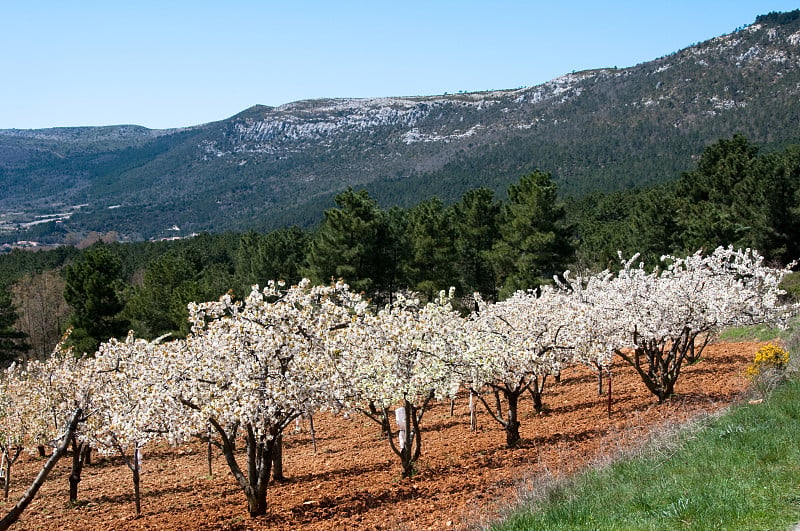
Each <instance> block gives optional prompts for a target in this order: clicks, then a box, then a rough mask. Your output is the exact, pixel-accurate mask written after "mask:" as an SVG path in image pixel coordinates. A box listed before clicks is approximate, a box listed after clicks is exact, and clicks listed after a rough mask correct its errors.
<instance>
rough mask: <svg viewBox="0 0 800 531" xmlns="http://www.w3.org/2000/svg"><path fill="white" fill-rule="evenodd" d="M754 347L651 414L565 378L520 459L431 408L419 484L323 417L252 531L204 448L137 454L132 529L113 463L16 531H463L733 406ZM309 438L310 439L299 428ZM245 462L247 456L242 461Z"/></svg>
mask: <svg viewBox="0 0 800 531" xmlns="http://www.w3.org/2000/svg"><path fill="white" fill-rule="evenodd" d="M759 346H760V343H729V344H728V343H723V344H718V345H711V346H709V347H707V349H706V351H705V353H704V356H703V359H702V360H701V361H699V362H697V363H695V364H694V365H691V366H687V367H685V368H684V370H683V373H682V375H681V379H680V380H679V382H678V385H677V396H676V397H675V398H673V399H672V400H670V401H669V402H668V403H666V404H662V405H658V404H656V401H655V398H654V397H653V396H652V395H650V394H649V393H648V392H647V390H646V389H645V388H644V386H643V384H642V383H641V381H640V380H639V379H638V377H637V376H636V375H635V373H634V371H633V370H632V369H631V368H630V367H628V366H625V365H622V364H621V363H617V364H615V366H614V379H613V403H612V415H611V418H609V416H608V411H607V397H606V396H598V394H597V388H596V380H595V377H594V374H593V373H592V372H591V371H589V370H588V369H586V368H573V369H570V370H568V371H565V372H564V373H563V374H562V379H561V383H558V384H556V383H554V382H553V383H550V384H549V387H548V388H547V389H546V390H545V395H544V402H545V407H546V412H545V413H543V414H541V415H534V414H533V412H532V407H531V401H530V399H529V398H526V399H524V401H523V403H522V404H521V410H522V411H521V422H522V427H521V434H522V437H523V444H522V445H521V446H520V447H519V448H515V449H508V448H506V447H505V435H504V432H503V430H502V427H501V426H500V425H499V424H497V423H496V422H495V421H494V420H493V419H491V418H490V417H489V415H488V414H487V413H486V412H485V411H482V410H480V412H479V417H478V418H479V429H478V432H477V433H472V432H470V430H469V411H468V402H467V400H466V398H462V399H459V400H458V401H457V402H456V405H455V410H454V414H453V415H452V416H451V415H450V405H449V404H447V403H440V404H436V405H435V407H434V408H433V409H432V410H431V411H430V413H427V414H426V416H425V418H424V419H423V426H422V429H423V434H422V437H423V456H422V458H421V459H420V461H419V463H418V473H417V475H415V476H414V477H413V478H411V479H401V478H400V464H399V461H398V460H397V458H396V457H395V456H394V454H392V453H391V450H390V449H389V445H388V442H387V441H386V440H385V439H383V438H381V437H380V434H379V430H378V426H377V425H376V424H375V423H373V422H372V421H370V420H368V419H366V418H364V417H361V416H351V417H350V418H349V419H343V418H341V417H333V416H331V415H322V414H320V415H318V416H316V417H315V419H314V420H315V427H316V442H317V449H316V452H315V451H314V448H313V445H312V441H311V437H310V435H309V434H308V432H307V431H302V432H300V433H298V434H289V435H287V436H286V438H285V445H286V449H285V451H284V463H285V464H284V471H285V474H286V475H287V477H288V481H287V482H285V483H279V484H273V485H271V486H270V490H269V494H268V499H269V504H270V510H269V514H268V515H267V516H264V517H259V518H255V519H253V518H250V517H249V516H248V513H247V504H246V502H245V498H244V495H243V494H242V492H241V491H240V490H239V487H238V486H237V484H236V482H235V480H234V479H233V476H232V475H231V474H230V471H229V469H228V468H227V465H226V463H225V461H224V459H223V458H222V457H221V455H220V453H219V451H218V450H216V449H215V451H214V457H213V463H212V471H213V474H212V475H211V476H209V474H208V465H207V459H206V448H205V446H204V445H202V444H199V443H198V444H197V445H194V446H191V447H189V448H182V449H173V448H167V447H154V448H147V449H145V457H144V470H143V475H142V482H141V485H142V515H141V516H140V517H139V518H138V519H137V518H134V505H133V494H132V492H133V484H132V478H131V472H130V470H129V469H128V468H127V467H126V466H125V465H124V464H122V462H121V461H119V460H117V459H107V460H99V459H96V460H95V461H96V462H95V463H94V464H92V465H90V466H89V467H87V468H86V469H85V470H84V473H83V481H82V482H81V483H80V496H79V497H80V500H81V503H79V504H78V506H77V507H71V506H69V505H68V504H67V499H68V483H67V476H68V475H69V464H70V463H69V461H70V459H69V458H65V459H62V461H61V463H59V465H58V466H57V468H56V469H55V470H54V471H53V473H52V474H51V476H50V478H49V479H48V481H47V483H46V484H45V485H44V486H43V487H42V489H41V491H40V492H39V495H38V496H37V498H36V499H35V500H34V502H33V503H32V504H31V506H30V507H29V508H28V510H27V511H26V512H25V513H24V514H23V515H22V518H21V519H20V521H19V522H18V523H17V524H16V525H15V526H14V529H20V530H22V529H47V530H52V529H80V530H94V529H103V530H117V529H125V530H127V529H158V530H163V529H183V530H196V529H207V530H211V529H228V530H234V529H236V530H238V529H310V530H328V529H376V530H377V529H386V530H394V529H412V530H413V529H465V528H467V527H468V526H470V525H474V524H476V523H479V522H481V521H485V520H486V519H489V518H492V517H493V516H494V515H496V514H497V513H498V511H501V510H503V509H504V508H506V507H508V505H509V504H512V503H513V502H514V501H515V500H516V499H517V496H518V493H519V492H520V490H521V489H524V488H525V487H523V486H524V485H531V484H532V485H535V484H537V483H539V482H541V481H543V480H544V479H550V478H552V477H554V476H563V475H567V474H571V473H573V472H575V471H576V470H579V469H581V468H582V467H585V466H587V465H589V464H592V463H596V462H597V461H598V460H602V458H604V456H609V455H615V454H617V453H618V452H620V451H624V450H627V449H630V448H633V447H636V446H637V445H638V444H640V443H641V442H642V441H643V440H644V439H646V438H647V436H648V434H649V433H650V432H651V430H652V429H653V428H654V427H656V426H659V425H661V424H664V423H677V422H682V421H684V420H686V419H688V418H691V417H695V416H697V415H702V414H704V413H708V412H713V411H715V410H718V409H720V408H723V407H725V406H727V405H729V404H731V403H732V402H734V401H736V400H737V399H738V398H739V397H740V396H741V394H742V392H743V391H744V390H745V389H746V387H747V380H746V378H745V377H744V370H745V367H746V366H747V364H748V363H750V362H751V361H752V359H753V355H754V354H755V351H756V350H757V349H758V347H759ZM306 428H307V426H306ZM242 457H244V456H242ZM40 466H41V460H38V459H35V458H30V457H25V458H24V461H22V462H21V463H18V464H17V465H15V467H14V469H13V472H12V473H13V475H14V477H13V480H12V486H11V495H10V496H9V501H7V502H5V503H2V507H1V509H2V512H3V513H5V512H7V511H8V510H9V509H10V508H11V507H12V506H13V504H14V503H15V502H16V500H17V499H18V498H19V496H20V495H21V494H22V492H23V490H24V489H25V488H26V487H27V485H28V484H30V482H31V480H32V479H33V477H34V475H35V474H36V473H37V472H38V469H39V467H40Z"/></svg>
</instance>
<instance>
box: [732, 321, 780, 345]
mask: <svg viewBox="0 0 800 531" xmlns="http://www.w3.org/2000/svg"><path fill="white" fill-rule="evenodd" d="M788 336H789V332H788V331H786V330H780V329H778V328H771V327H768V326H764V325H754V326H743V327H739V328H729V329H728V330H725V331H724V332H722V333H721V334H720V335H719V340H720V341H724V342H731V343H732V342H736V341H772V340H774V339H783V338H786V337H788Z"/></svg>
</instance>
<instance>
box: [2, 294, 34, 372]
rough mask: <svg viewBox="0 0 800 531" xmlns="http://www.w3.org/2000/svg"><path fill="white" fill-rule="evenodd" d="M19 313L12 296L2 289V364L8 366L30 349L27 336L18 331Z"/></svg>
mask: <svg viewBox="0 0 800 531" xmlns="http://www.w3.org/2000/svg"><path fill="white" fill-rule="evenodd" d="M16 322H17V312H16V310H15V308H14V305H13V302H12V300H11V295H10V294H9V293H8V292H7V291H6V290H5V289H4V288H2V287H0V364H2V365H7V364H8V363H9V362H11V361H14V360H15V359H17V358H18V357H19V356H20V355H21V354H24V353H25V352H27V351H28V350H29V349H30V345H28V343H27V341H26V339H27V335H26V334H25V333H24V332H20V331H19V330H17V329H16Z"/></svg>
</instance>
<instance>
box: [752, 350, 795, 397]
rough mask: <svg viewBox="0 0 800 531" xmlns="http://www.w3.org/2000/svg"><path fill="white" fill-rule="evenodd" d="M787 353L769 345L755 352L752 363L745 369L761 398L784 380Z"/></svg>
mask: <svg viewBox="0 0 800 531" xmlns="http://www.w3.org/2000/svg"><path fill="white" fill-rule="evenodd" d="M788 364H789V353H788V352H786V350H784V349H783V348H781V347H779V346H777V345H773V344H772V343H769V344H767V345H764V346H763V347H761V348H760V349H758V350H757V351H756V355H755V358H754V359H753V363H751V364H750V366H749V367H747V371H746V372H747V376H748V377H749V378H750V379H751V380H752V381H753V385H754V387H755V388H756V390H758V392H759V393H760V394H761V395H762V396H767V395H768V394H769V393H770V392H771V391H772V390H773V389H774V388H775V386H777V385H778V384H779V383H780V382H781V381H783V380H784V379H785V378H786V367H787V366H788Z"/></svg>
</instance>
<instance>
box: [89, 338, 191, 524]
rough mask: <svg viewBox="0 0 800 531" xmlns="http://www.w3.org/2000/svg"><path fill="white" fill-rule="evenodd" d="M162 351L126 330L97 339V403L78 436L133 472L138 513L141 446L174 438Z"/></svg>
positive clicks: (173, 408) (175, 413)
mask: <svg viewBox="0 0 800 531" xmlns="http://www.w3.org/2000/svg"><path fill="white" fill-rule="evenodd" d="M175 345H178V343H176V344H175ZM164 353H165V349H164V348H162V347H161V346H160V345H159V344H158V341H156V342H150V341H145V340H143V339H135V338H134V337H133V334H132V333H131V334H129V335H128V337H127V339H126V340H125V341H118V340H117V339H113V338H112V339H111V340H109V341H107V342H105V343H102V344H101V345H100V347H99V349H98V351H97V353H96V354H95V356H94V358H93V359H92V364H91V371H92V378H93V379H94V381H95V382H96V384H97V390H96V392H95V395H94V399H95V401H96V402H97V403H98V404H102V407H99V408H97V411H96V412H95V414H94V415H92V416H91V417H89V418H88V419H87V422H86V425H85V427H84V430H83V439H84V440H85V441H86V442H88V443H89V444H90V445H91V447H92V448H95V449H97V451H98V452H100V453H101V454H106V455H109V454H119V455H120V456H121V457H122V458H123V460H124V461H125V464H126V465H127V466H128V468H130V470H131V472H132V474H133V486H134V502H135V504H136V514H137V515H139V514H140V513H141V496H140V490H139V489H140V487H139V483H140V472H141V462H142V448H144V446H145V445H146V444H147V443H149V442H151V441H153V440H156V439H166V438H168V437H169V436H170V435H172V437H173V439H174V437H175V433H176V430H174V429H173V426H175V424H176V421H177V420H179V419H180V418H181V415H180V414H181V413H182V411H180V410H179V409H178V408H180V407H181V406H180V404H179V403H178V402H177V401H176V400H175V399H174V398H173V397H172V396H171V395H170V394H169V388H168V386H167V383H166V381H165V379H164V377H163V376H164V375H165V374H166V371H165V370H163V368H159V364H161V363H163V362H164V361H165V360H168V359H169V357H168V356H165V355H164ZM177 433H180V430H177Z"/></svg>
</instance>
